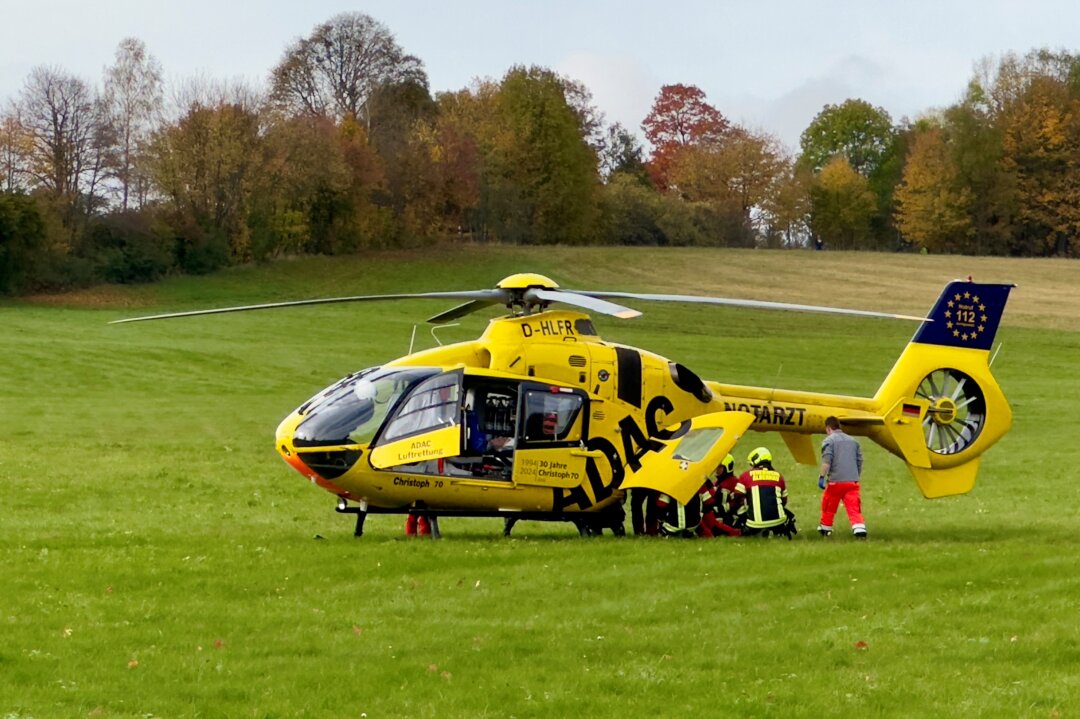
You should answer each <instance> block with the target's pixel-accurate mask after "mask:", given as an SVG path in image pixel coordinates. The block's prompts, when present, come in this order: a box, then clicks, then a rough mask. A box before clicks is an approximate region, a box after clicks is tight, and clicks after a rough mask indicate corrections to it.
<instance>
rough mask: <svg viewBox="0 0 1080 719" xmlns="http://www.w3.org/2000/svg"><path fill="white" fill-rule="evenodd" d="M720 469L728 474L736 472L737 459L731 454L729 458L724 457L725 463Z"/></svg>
mask: <svg viewBox="0 0 1080 719" xmlns="http://www.w3.org/2000/svg"><path fill="white" fill-rule="evenodd" d="M720 467H722V468H723V469H724V471H726V472H727V473H728V474H731V473H732V472H734V471H735V458H734V457H732V456H731V454H728V456H726V457H724V461H722V462H721V463H720ZM720 467H717V469H720Z"/></svg>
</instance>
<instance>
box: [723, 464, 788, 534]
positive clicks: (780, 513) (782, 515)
mask: <svg viewBox="0 0 1080 719" xmlns="http://www.w3.org/2000/svg"><path fill="white" fill-rule="evenodd" d="M735 491H737V492H740V493H741V494H743V495H745V497H746V506H745V514H746V526H747V527H750V528H752V529H768V528H770V527H778V526H780V525H781V524H783V523H784V522H786V521H787V512H786V511H785V509H784V505H786V504H787V485H786V484H785V483H784V477H783V475H781V474H780V473H779V472H777V471H776V470H775V469H765V468H757V469H751V470H748V471H746V472H743V474H742V476H741V477H739V484H738V485H737V486H736V487H735Z"/></svg>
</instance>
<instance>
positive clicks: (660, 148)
mask: <svg viewBox="0 0 1080 719" xmlns="http://www.w3.org/2000/svg"><path fill="white" fill-rule="evenodd" d="M730 127H731V123H729V122H728V121H727V118H725V117H724V116H723V114H721V112H720V111H719V110H717V109H716V108H715V107H713V106H712V105H710V104H709V103H707V102H705V93H704V92H702V91H701V89H700V88H698V87H695V86H694V85H664V86H663V87H662V88H660V94H659V95H657V96H656V100H654V101H653V106H652V110H650V111H649V114H648V115H647V116H646V117H645V120H644V121H643V122H642V123H641V128H642V129H643V130H644V131H645V138H646V139H647V140H648V141H649V142H650V143H652V146H653V152H652V156H651V158H650V159H649V174H650V175H651V176H652V178H653V182H654V183H655V184H656V186H657V187H659V188H662V189H667V186H668V179H669V178H668V174H669V173H670V171H671V165H672V162H673V161H674V159H675V156H676V155H677V154H678V152H679V150H681V149H683V148H686V147H692V146H695V145H700V144H707V143H710V142H717V141H719V140H721V139H722V138H723V137H724V135H725V134H726V133H727V132H728V130H729V129H730Z"/></svg>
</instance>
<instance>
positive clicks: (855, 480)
mask: <svg viewBox="0 0 1080 719" xmlns="http://www.w3.org/2000/svg"><path fill="white" fill-rule="evenodd" d="M825 435H826V437H825V441H824V442H822V443H821V476H820V477H818V487H820V488H821V489H824V490H825V494H823V495H822V497H821V523H820V524H819V525H818V532H819V533H821V536H823V537H828V536H830V535H831V534H832V530H833V519H834V518H835V517H836V510H837V509H839V508H840V503H841V502H843V503H844V509H845V510H846V511H847V516H848V521H849V522H851V532H852V534H854V535H855V538H856V539H866V523H865V522H864V521H863V516H862V499H861V497H860V496H859V478H860V477H861V476H862V464H863V457H862V447H860V446H859V443H858V442H856V441H855V440H854V439H852V438H851V437H849V436H848V435H847V434H846V433H845V432H844V430H842V429H840V421H839V420H838V419H836V417H829V418H827V419H826V420H825Z"/></svg>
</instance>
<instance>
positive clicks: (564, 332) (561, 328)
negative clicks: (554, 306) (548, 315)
mask: <svg viewBox="0 0 1080 719" xmlns="http://www.w3.org/2000/svg"><path fill="white" fill-rule="evenodd" d="M521 333H522V334H523V335H524V336H525V337H532V336H533V335H540V336H542V337H560V336H573V334H574V323H573V322H571V321H570V320H540V321H539V322H522V323H521Z"/></svg>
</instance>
